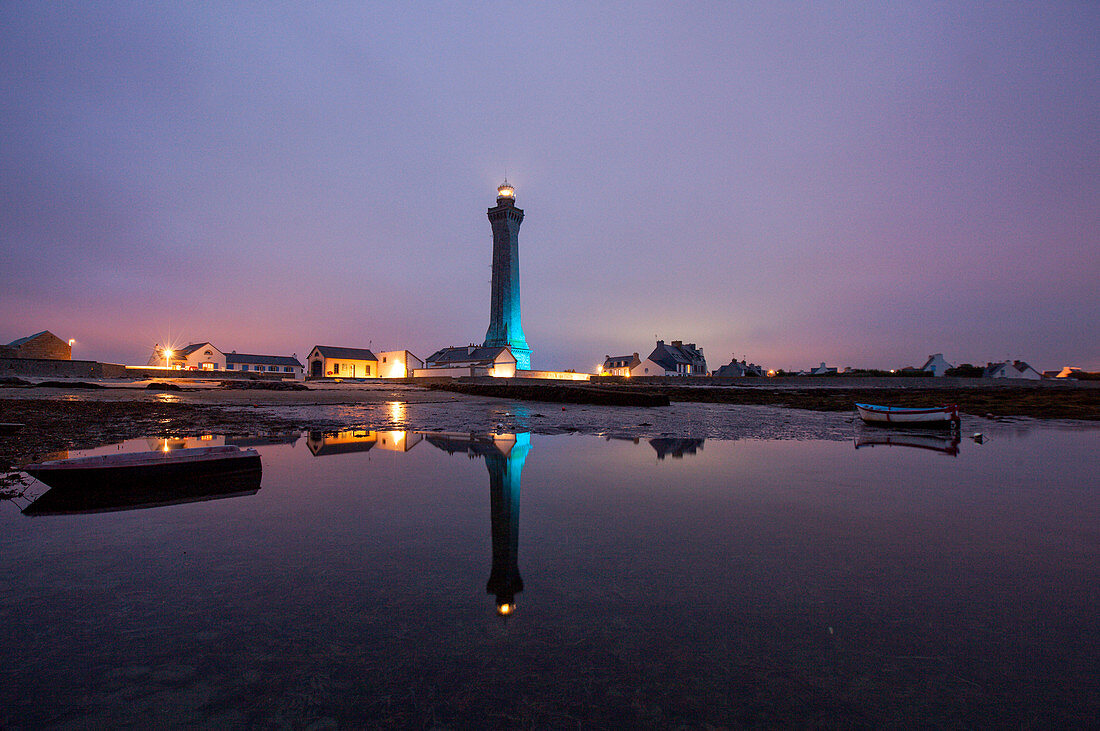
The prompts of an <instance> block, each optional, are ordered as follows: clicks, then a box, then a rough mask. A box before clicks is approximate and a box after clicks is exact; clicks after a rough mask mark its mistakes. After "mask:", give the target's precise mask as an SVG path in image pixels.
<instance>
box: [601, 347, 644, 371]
mask: <svg viewBox="0 0 1100 731" xmlns="http://www.w3.org/2000/svg"><path fill="white" fill-rule="evenodd" d="M641 364H642V361H641V358H639V357H638V354H637V353H634V354H633V355H616V356H614V357H612V356H610V355H605V356H604V357H603V365H602V366H600V375H601V376H630V375H633V373H632V372H633V370H634V369H635V368H637V367H638V366H640V365H641Z"/></svg>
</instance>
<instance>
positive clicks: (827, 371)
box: [798, 361, 837, 376]
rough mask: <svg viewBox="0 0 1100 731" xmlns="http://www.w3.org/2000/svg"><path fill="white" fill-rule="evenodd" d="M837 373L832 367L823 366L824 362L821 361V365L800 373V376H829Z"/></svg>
mask: <svg viewBox="0 0 1100 731" xmlns="http://www.w3.org/2000/svg"><path fill="white" fill-rule="evenodd" d="M834 373H837V369H836V368H833V367H832V366H827V365H825V361H821V365H819V366H818V367H817V368H810V369H808V370H804V371H801V372H800V373H799V374H798V375H800V376H829V375H832V374H834Z"/></svg>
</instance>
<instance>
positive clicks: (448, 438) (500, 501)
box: [425, 434, 531, 616]
mask: <svg viewBox="0 0 1100 731" xmlns="http://www.w3.org/2000/svg"><path fill="white" fill-rule="evenodd" d="M425 438H426V439H427V440H428V441H429V442H430V443H431V444H434V445H435V446H436V447H438V448H440V449H442V450H443V451H445V452H447V453H448V454H455V453H458V452H464V453H466V454H468V455H470V457H471V458H475V457H483V458H484V459H485V467H486V468H487V469H488V470H489V503H490V507H489V510H490V524H491V526H492V538H493V567H492V569H491V570H490V572H489V580H488V582H486V584H485V591H486V592H487V593H489V594H493V595H495V596H496V605H497V612H498V613H499V614H500V615H501V616H507V615H509V614H511V613H512V612H513V611H514V610H515V607H516V594H518V593H520V592H521V591H523V579H522V578H521V577H520V575H519V493H520V477H521V475H522V473H523V463H524V461H525V460H526V459H527V452H528V451H529V450H530V449H531V435H530V434H491V435H482V434H430V435H427V436H426V437H425Z"/></svg>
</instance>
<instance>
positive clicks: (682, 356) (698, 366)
mask: <svg viewBox="0 0 1100 731" xmlns="http://www.w3.org/2000/svg"><path fill="white" fill-rule="evenodd" d="M648 363H652V364H654V365H655V366H657V367H658V368H660V369H661V371H662V372H661V373H648V372H647V371H648V370H649V368H650V366H649V365H648ZM639 369H640V370H642V371H643V372H642V373H638V370H639ZM709 373H710V372H709V371H708V370H707V360H706V358H704V357H703V349H702V348H697V347H695V343H687V344H685V343H684V341H682V340H673V341H672V342H671V343H665V341H664V340H658V341H657V347H656V348H654V349H653V352H652V353H650V354H649V357H648V358H646V362H643V363H641V364H640V365H639V366H636V367H635V369H634V373H633V375H660V376H706V375H709Z"/></svg>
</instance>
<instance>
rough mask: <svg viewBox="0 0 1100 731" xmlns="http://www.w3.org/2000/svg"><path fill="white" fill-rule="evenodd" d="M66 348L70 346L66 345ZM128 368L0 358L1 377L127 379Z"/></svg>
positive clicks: (82, 362) (34, 359) (97, 364)
mask: <svg viewBox="0 0 1100 731" xmlns="http://www.w3.org/2000/svg"><path fill="white" fill-rule="evenodd" d="M66 347H68V344H67V343H66ZM127 375H129V374H128V373H127V372H126V366H122V365H118V364H117V363H99V362H98V361H94V360H47V359H42V358H0V376H43V377H59V378H125V377H126V376H127Z"/></svg>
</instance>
